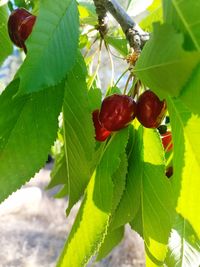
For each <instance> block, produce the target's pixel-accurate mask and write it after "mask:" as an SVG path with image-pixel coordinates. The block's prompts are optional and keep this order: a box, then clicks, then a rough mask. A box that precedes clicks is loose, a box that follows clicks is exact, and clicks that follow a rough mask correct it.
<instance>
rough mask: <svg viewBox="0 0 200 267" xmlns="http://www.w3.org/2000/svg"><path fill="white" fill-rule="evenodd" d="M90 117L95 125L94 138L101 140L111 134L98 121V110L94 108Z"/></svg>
mask: <svg viewBox="0 0 200 267" xmlns="http://www.w3.org/2000/svg"><path fill="white" fill-rule="evenodd" d="M92 119H93V123H94V127H95V138H96V140H97V141H100V142H103V141H105V140H106V139H107V138H108V136H109V135H110V134H111V132H110V131H108V130H106V129H105V128H103V127H102V126H101V124H100V123H99V110H98V109H96V110H94V111H93V112H92Z"/></svg>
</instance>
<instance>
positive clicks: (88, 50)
mask: <svg viewBox="0 0 200 267" xmlns="http://www.w3.org/2000/svg"><path fill="white" fill-rule="evenodd" d="M97 40H98V36H97V37H96V38H95V39H94V41H93V42H92V43H91V44H90V46H89V47H88V49H87V51H86V52H85V54H84V55H83V57H84V58H85V57H87V55H88V53H89V52H90V50H91V48H92V46H93V45H94V44H95V43H96V41H97Z"/></svg>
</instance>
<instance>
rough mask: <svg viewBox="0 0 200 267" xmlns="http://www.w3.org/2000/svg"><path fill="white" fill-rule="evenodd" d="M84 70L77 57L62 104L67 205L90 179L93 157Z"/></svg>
mask: <svg viewBox="0 0 200 267" xmlns="http://www.w3.org/2000/svg"><path fill="white" fill-rule="evenodd" d="M85 80H86V67H85V63H84V60H83V58H82V56H81V55H80V54H79V56H78V58H77V62H76V64H75V66H74V68H73V70H72V71H71V72H70V73H69V75H68V76H67V81H66V85H65V97H64V105H63V120H64V139H65V155H66V166H67V178H68V184H69V206H68V212H69V211H70V209H71V207H72V206H73V205H74V204H75V203H76V202H77V201H78V200H79V198H80V197H81V195H82V194H83V192H84V190H85V188H86V186H87V184H88V182H89V179H90V177H91V163H92V157H93V154H94V146H95V140H94V127H93V123H92V115H91V113H90V111H89V108H88V106H89V105H88V95H87V85H86V81H85Z"/></svg>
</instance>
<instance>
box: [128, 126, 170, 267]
mask: <svg viewBox="0 0 200 267" xmlns="http://www.w3.org/2000/svg"><path fill="white" fill-rule="evenodd" d="M137 134H138V135H139V136H140V140H143V141H142V142H143V146H142V148H141V151H140V154H139V155H138V162H139V161H140V162H139V165H140V168H138V170H136V171H137V177H134V179H138V180H139V182H138V184H137V188H134V190H135V192H137V191H139V193H140V200H139V201H138V202H139V203H137V202H136V203H134V204H135V206H138V205H139V208H138V210H137V211H138V212H137V214H136V215H137V218H136V217H135V218H134V220H133V221H132V226H133V228H134V229H135V230H137V229H139V233H140V234H141V235H143V239H144V242H145V250H146V262H147V263H146V264H147V266H154V264H156V266H157V265H160V264H162V263H163V261H164V259H165V256H166V253H167V242H168V237H169V234H170V230H171V227H172V220H173V216H174V211H173V203H172V199H173V195H172V190H171V184H170V181H169V180H168V179H167V178H166V176H165V174H164V171H165V166H164V158H163V148H162V145H161V142H160V138H159V136H158V134H157V133H156V132H155V131H154V130H152V129H145V128H142V127H140V128H139V130H138V133H137ZM136 140H137V139H136ZM133 149H134V148H133ZM132 194H133V192H132ZM130 201H133V199H132V195H130V200H129V202H130ZM127 205H128V203H127ZM135 223H137V224H136V227H135ZM138 223H140V225H138Z"/></svg>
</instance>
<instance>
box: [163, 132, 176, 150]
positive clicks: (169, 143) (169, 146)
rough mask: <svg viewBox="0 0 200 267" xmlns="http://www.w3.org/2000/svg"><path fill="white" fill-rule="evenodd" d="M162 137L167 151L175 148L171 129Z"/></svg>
mask: <svg viewBox="0 0 200 267" xmlns="http://www.w3.org/2000/svg"><path fill="white" fill-rule="evenodd" d="M161 139H162V144H163V147H164V149H165V150H166V152H169V151H171V150H172V149H173V143H172V133H171V132H170V131H167V132H166V133H164V134H162V135H161Z"/></svg>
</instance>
